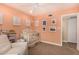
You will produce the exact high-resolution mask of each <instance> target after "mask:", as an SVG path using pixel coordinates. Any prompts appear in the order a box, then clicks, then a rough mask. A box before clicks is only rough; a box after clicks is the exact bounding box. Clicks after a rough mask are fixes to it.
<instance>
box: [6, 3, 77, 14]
mask: <svg viewBox="0 0 79 59" xmlns="http://www.w3.org/2000/svg"><path fill="white" fill-rule="evenodd" d="M6 5H8V6H10V7H13V8H16V9H18V10H20V11H23V12H25V13H28V14H31V15H41V14H45V13H51V12H54V11H56V10H60V9H65V8H69V7H73V6H75V5H77V4H68V3H63V4H62V3H61V4H60V3H7V4H6Z"/></svg>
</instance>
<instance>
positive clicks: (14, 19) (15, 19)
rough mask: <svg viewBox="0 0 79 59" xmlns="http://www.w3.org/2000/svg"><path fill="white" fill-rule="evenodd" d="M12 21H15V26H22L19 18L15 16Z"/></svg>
mask: <svg viewBox="0 0 79 59" xmlns="http://www.w3.org/2000/svg"><path fill="white" fill-rule="evenodd" d="M12 20H13V21H12V22H13V25H20V24H21V20H20V18H19V17H17V16H13V19H12Z"/></svg>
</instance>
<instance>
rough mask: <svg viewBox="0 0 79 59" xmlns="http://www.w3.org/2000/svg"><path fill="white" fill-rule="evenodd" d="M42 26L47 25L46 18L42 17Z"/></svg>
mask: <svg viewBox="0 0 79 59" xmlns="http://www.w3.org/2000/svg"><path fill="white" fill-rule="evenodd" d="M42 26H43V27H45V26H47V20H46V19H43V20H42Z"/></svg>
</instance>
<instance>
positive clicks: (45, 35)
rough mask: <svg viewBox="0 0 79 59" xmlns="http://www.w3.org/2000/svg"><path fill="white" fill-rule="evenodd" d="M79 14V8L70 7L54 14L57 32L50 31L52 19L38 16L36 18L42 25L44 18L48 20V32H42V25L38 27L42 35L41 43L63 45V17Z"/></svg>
mask: <svg viewBox="0 0 79 59" xmlns="http://www.w3.org/2000/svg"><path fill="white" fill-rule="evenodd" d="M77 12H79V10H78V6H73V7H69V8H66V9H63V10H62V9H60V10H58V11H55V12H53V13H52V15H53V16H54V17H55V19H56V28H57V29H56V32H50V31H49V27H50V25H51V24H50V22H51V21H50V18H49V17H48V14H45V15H41V16H36V18H38V20H39V21H40V24H41V20H42V19H43V17H45V18H46V19H47V26H46V32H43V31H42V26H41V25H40V26H39V27H38V29H39V32H40V35H41V41H46V42H50V43H54V44H59V45H61V16H62V15H64V14H71V13H77Z"/></svg>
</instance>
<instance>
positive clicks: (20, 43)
mask: <svg viewBox="0 0 79 59" xmlns="http://www.w3.org/2000/svg"><path fill="white" fill-rule="evenodd" d="M13 47H27V42H16V43H12V48H13Z"/></svg>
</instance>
